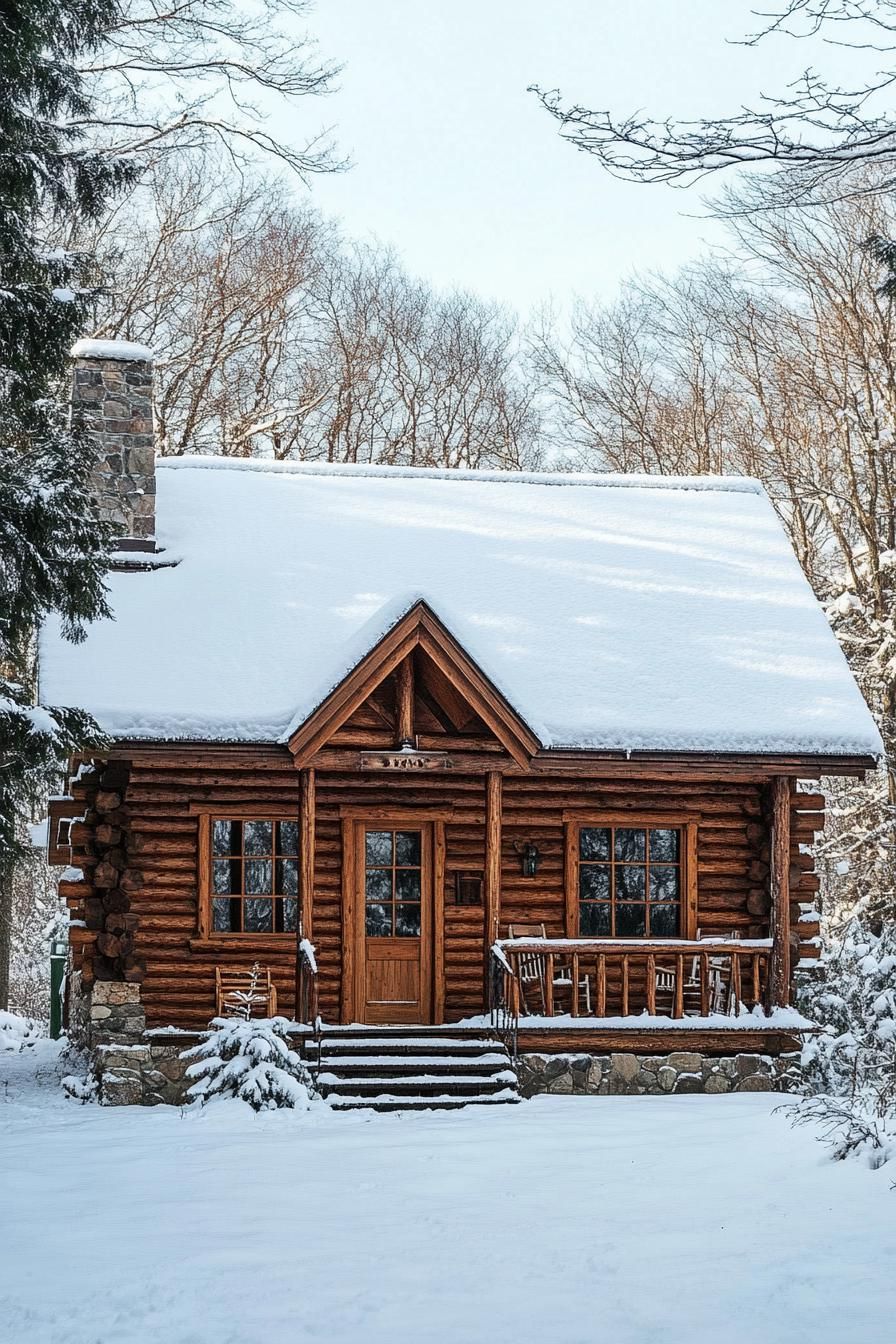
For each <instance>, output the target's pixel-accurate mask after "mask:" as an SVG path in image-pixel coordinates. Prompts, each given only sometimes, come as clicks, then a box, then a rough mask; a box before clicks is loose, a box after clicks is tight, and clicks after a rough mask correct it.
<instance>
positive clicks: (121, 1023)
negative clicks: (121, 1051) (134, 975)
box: [68, 971, 146, 1052]
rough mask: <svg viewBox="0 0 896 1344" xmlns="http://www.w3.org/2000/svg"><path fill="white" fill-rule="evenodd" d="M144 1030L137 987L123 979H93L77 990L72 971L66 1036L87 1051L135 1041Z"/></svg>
mask: <svg viewBox="0 0 896 1344" xmlns="http://www.w3.org/2000/svg"><path fill="white" fill-rule="evenodd" d="M145 1030H146V1012H145V1010H144V1008H143V1004H142V1003H141V1002H140V986H139V985H137V984H128V983H126V982H125V981H123V980H96V981H95V982H94V984H93V985H92V986H91V988H90V989H88V990H82V989H81V976H80V974H79V973H78V972H77V971H75V972H74V973H73V975H72V977H71V983H70V987H69V1022H68V1035H69V1039H70V1040H71V1041H72V1042H73V1043H74V1044H75V1045H77V1046H80V1047H81V1048H82V1049H84V1050H89V1051H91V1052H93V1051H95V1050H97V1049H98V1048H99V1047H100V1046H105V1045H121V1046H130V1045H135V1044H137V1043H138V1042H139V1041H140V1039H141V1038H142V1036H143V1033H144V1031H145Z"/></svg>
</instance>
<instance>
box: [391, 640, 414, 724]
mask: <svg viewBox="0 0 896 1344" xmlns="http://www.w3.org/2000/svg"><path fill="white" fill-rule="evenodd" d="M413 660H414V655H413V653H409V654H408V656H407V658H405V660H404V662H403V663H399V664H398V667H397V668H396V669H395V702H396V715H395V726H396V739H397V740H396V744H395V745H396V746H398V747H401V746H404V745H405V743H408V742H410V743H413V741H414V661H413Z"/></svg>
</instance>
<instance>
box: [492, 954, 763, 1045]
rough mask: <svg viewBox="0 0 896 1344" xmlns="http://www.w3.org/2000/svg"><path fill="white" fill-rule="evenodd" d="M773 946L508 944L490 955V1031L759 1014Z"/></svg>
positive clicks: (512, 1032) (513, 1033) (513, 1032)
mask: <svg viewBox="0 0 896 1344" xmlns="http://www.w3.org/2000/svg"><path fill="white" fill-rule="evenodd" d="M771 952H772V940H771V939H770V938H750V939H734V938H702V939H697V940H691V939H683V938H647V939H640V938H639V939H638V940H637V941H635V940H621V939H612V938H506V939H500V940H499V941H498V942H496V943H495V944H494V945H493V947H492V949H491V977H490V978H491V1011H492V1022H493V1024H494V1026H495V1029H496V1030H497V1031H498V1032H499V1033H500V1034H502V1035H506V1036H508V1037H512V1038H513V1039H515V1036H516V1032H517V1029H518V1024H519V1019H520V1017H526V1016H538V1017H554V1016H557V1015H561V1016H570V1017H589V1018H595V1017H599V1018H603V1017H614V1018H616V1017H624V1018H625V1017H630V1016H634V1015H637V1014H641V1013H644V1012H646V1013H648V1014H649V1015H650V1016H651V1017H655V1016H659V1017H668V1018H672V1019H678V1018H683V1017H690V1016H694V1017H700V1018H706V1017H708V1016H709V1015H710V1014H713V1015H719V1014H722V1015H726V1016H736V1015H737V1014H739V1013H741V1012H743V1011H744V1010H746V1011H750V1010H752V1009H754V1008H757V1007H759V1008H761V1007H762V1006H763V1004H764V1001H765V996H766V989H767V985H768V967H769V959H770V957H771Z"/></svg>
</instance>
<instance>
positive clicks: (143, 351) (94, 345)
mask: <svg viewBox="0 0 896 1344" xmlns="http://www.w3.org/2000/svg"><path fill="white" fill-rule="evenodd" d="M153 358H154V356H153V353H152V351H151V350H150V348H149V346H148V345H139V344H138V343H137V342H136V341H93V340H83V341H76V342H75V344H74V345H73V346H72V359H123V360H131V361H134V360H142V361H145V362H146V363H149V364H151V363H152V361H153Z"/></svg>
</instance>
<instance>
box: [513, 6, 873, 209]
mask: <svg viewBox="0 0 896 1344" xmlns="http://www.w3.org/2000/svg"><path fill="white" fill-rule="evenodd" d="M757 17H758V18H759V19H760V20H761V21H762V26H761V27H760V29H759V30H758V31H757V32H755V33H753V34H750V35H748V36H747V37H745V38H743V39H742V41H743V42H744V43H745V44H746V45H748V46H758V45H759V44H760V43H761V42H762V41H763V40H765V39H768V38H769V37H772V36H778V37H780V36H787V37H790V38H792V39H794V40H797V41H799V40H801V39H806V38H813V37H821V38H822V40H824V41H826V42H828V43H829V44H831V45H832V46H834V47H849V48H852V49H854V50H858V51H862V52H864V53H866V56H867V61H868V70H867V73H866V75H865V77H864V78H862V79H861V80H859V81H858V83H857V84H856V85H855V86H843V85H841V84H838V83H835V82H831V81H830V80H828V79H826V78H825V77H824V76H823V75H821V74H819V73H818V72H817V71H815V70H814V69H811V68H810V69H808V70H806V72H805V73H804V75H803V76H802V78H801V80H800V81H799V82H798V83H797V84H794V85H792V86H791V87H789V88H788V89H786V90H785V91H783V92H782V93H780V94H778V95H774V96H763V97H762V98H761V100H760V102H759V104H758V106H756V107H747V108H743V109H741V110H739V111H737V112H735V113H733V114H730V115H722V116H718V117H711V118H700V119H698V120H695V121H675V120H672V119H670V118H654V117H650V116H648V115H645V114H643V113H641V112H636V113H632V114H631V115H629V116H622V117H620V116H617V115H616V114H614V113H613V112H612V111H609V110H607V109H604V110H596V109H593V108H588V107H585V106H582V105H581V104H577V103H567V102H565V101H564V99H563V97H562V94H561V93H560V91H559V90H557V89H546V88H544V87H542V86H540V85H534V86H532V88H531V92H534V93H535V94H536V95H537V96H538V98H539V99H540V100H541V103H542V105H543V106H544V107H545V108H546V110H547V111H548V112H549V113H550V114H551V116H552V117H554V118H555V119H556V121H557V122H558V124H559V126H560V134H561V136H562V137H563V139H565V140H566V141H568V142H569V143H570V144H571V145H573V146H574V147H575V148H576V149H579V150H582V151H583V152H584V153H587V154H593V155H594V156H595V157H596V158H597V159H598V161H599V162H600V163H601V164H602V166H603V167H604V168H606V169H607V170H608V171H609V172H610V173H612V174H613V175H614V176H615V177H619V178H622V179H623V180H625V181H631V182H669V183H672V184H674V185H677V186H689V185H691V184H692V183H694V182H697V181H699V180H701V179H705V178H706V177H708V176H712V175H714V174H718V173H722V172H725V171H727V170H732V169H735V170H736V169H751V170H755V169H757V168H758V169H762V168H769V167H770V168H772V169H780V170H784V171H780V172H775V173H772V174H767V173H766V174H762V175H760V176H758V177H757V178H756V179H755V194H754V195H753V196H752V197H750V196H747V195H745V194H744V193H743V192H741V193H740V195H739V196H738V197H737V199H736V201H729V202H728V204H727V208H728V209H729V210H732V209H740V210H743V209H744V208H755V207H756V206H757V205H760V204H761V205H762V206H764V207H768V206H769V205H775V206H788V205H808V204H820V203H831V202H834V201H839V200H845V199H848V198H852V197H854V196H857V195H858V196H861V195H866V194H868V193H869V192H873V191H875V190H888V189H890V188H891V187H892V186H893V184H894V182H896V110H894V106H893V94H894V92H896V3H894V0H781V3H780V4H779V5H778V6H777V7H773V8H772V9H771V10H770V11H761V12H757ZM869 168H873V169H874V170H875V172H874V176H873V178H872V177H870V176H869V174H868V172H867V169H869ZM857 169H865V170H866V171H864V172H860V173H857V171H856V170H857Z"/></svg>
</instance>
